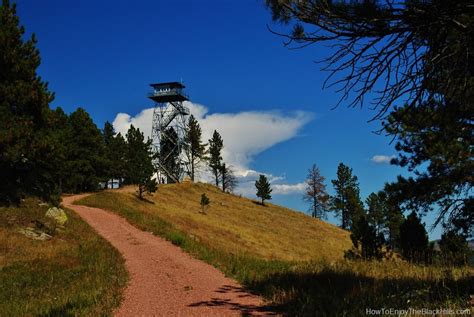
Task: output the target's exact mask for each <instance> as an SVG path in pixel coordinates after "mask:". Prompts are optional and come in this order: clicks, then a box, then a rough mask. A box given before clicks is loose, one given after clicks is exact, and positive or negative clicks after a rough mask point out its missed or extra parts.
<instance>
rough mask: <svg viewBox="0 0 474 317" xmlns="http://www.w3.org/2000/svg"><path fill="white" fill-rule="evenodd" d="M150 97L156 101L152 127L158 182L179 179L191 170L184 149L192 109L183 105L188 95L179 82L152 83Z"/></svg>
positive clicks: (175, 181) (174, 181)
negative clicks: (188, 117)
mask: <svg viewBox="0 0 474 317" xmlns="http://www.w3.org/2000/svg"><path fill="white" fill-rule="evenodd" d="M150 86H151V87H152V88H153V91H152V92H151V93H150V94H149V96H148V98H150V99H151V100H153V101H154V102H155V108H154V111H153V123H152V130H151V137H152V142H153V143H152V144H153V151H154V153H155V154H156V157H155V162H154V163H155V167H156V169H157V181H158V182H159V183H178V182H179V181H180V180H181V179H182V177H183V176H184V173H185V172H187V171H188V170H189V168H188V165H189V164H188V161H187V159H186V156H185V155H184V152H183V143H184V135H185V133H186V127H187V116H188V115H189V109H188V108H187V107H186V106H184V105H183V101H187V100H189V99H188V96H187V95H186V94H185V93H184V91H183V90H184V88H185V86H184V85H183V84H182V83H179V82H168V83H157V84H151V85H150Z"/></svg>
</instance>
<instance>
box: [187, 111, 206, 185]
mask: <svg viewBox="0 0 474 317" xmlns="http://www.w3.org/2000/svg"><path fill="white" fill-rule="evenodd" d="M201 138H202V131H201V127H200V126H199V122H198V121H197V120H196V118H194V116H193V115H191V116H190V117H189V120H188V127H187V130H186V135H185V136H184V144H185V152H186V156H187V157H188V160H189V164H190V165H191V171H190V173H191V175H190V176H191V180H192V181H193V182H194V180H195V175H196V171H197V170H198V169H199V165H200V163H201V161H202V160H204V159H205V153H206V145H205V144H204V143H202V140H201Z"/></svg>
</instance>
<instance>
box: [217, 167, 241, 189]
mask: <svg viewBox="0 0 474 317" xmlns="http://www.w3.org/2000/svg"><path fill="white" fill-rule="evenodd" d="M220 174H221V177H222V191H223V192H226V193H232V192H233V191H234V189H235V187H237V178H236V177H235V175H234V171H233V170H232V168H230V167H228V166H227V165H226V164H225V163H223V164H222V165H221V170H220Z"/></svg>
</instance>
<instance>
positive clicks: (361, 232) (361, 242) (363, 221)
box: [351, 213, 384, 259]
mask: <svg viewBox="0 0 474 317" xmlns="http://www.w3.org/2000/svg"><path fill="white" fill-rule="evenodd" d="M351 240H352V243H353V245H354V248H355V249H356V250H357V251H358V250H359V247H360V255H361V256H362V258H364V259H371V258H377V259H380V258H381V257H382V255H383V252H382V246H383V243H384V238H383V235H382V234H381V233H377V231H376V228H375V226H373V225H371V224H370V223H369V221H368V220H367V215H365V214H364V213H362V214H360V216H359V217H358V218H357V219H355V220H354V221H353V226H352V232H351Z"/></svg>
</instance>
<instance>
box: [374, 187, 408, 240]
mask: <svg viewBox="0 0 474 317" xmlns="http://www.w3.org/2000/svg"><path fill="white" fill-rule="evenodd" d="M383 193H384V194H383V195H380V196H379V197H381V199H382V201H384V207H385V212H384V213H385V220H384V222H385V228H386V234H387V236H388V237H387V244H388V245H389V246H390V247H391V248H392V249H399V247H400V226H401V225H402V223H403V222H404V221H405V217H404V216H403V211H402V209H401V207H400V205H399V203H398V202H397V200H396V199H393V197H391V196H390V195H389V194H387V192H386V191H384V192H383Z"/></svg>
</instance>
